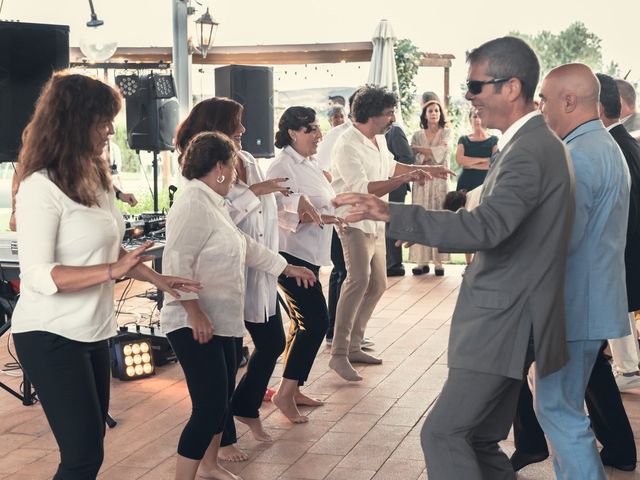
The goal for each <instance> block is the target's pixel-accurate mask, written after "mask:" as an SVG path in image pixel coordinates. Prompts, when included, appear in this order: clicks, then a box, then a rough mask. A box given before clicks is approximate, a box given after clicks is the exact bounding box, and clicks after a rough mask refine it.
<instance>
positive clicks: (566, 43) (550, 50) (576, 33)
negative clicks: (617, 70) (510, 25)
mask: <svg viewBox="0 0 640 480" xmlns="http://www.w3.org/2000/svg"><path fill="white" fill-rule="evenodd" d="M509 35H512V36H514V37H518V38H521V39H523V40H524V41H526V42H527V43H528V44H529V45H531V48H533V50H534V51H535V52H536V54H537V55H538V58H539V59H540V70H541V72H540V73H541V74H542V76H544V75H545V74H546V73H548V72H549V70H551V69H553V68H555V67H557V66H560V65H563V64H565V63H575V62H578V63H584V64H585V65H588V66H589V67H591V68H592V69H593V70H594V71H596V72H600V71H604V70H607V68H606V67H604V66H603V64H602V45H601V43H602V40H601V39H600V37H598V36H597V35H596V34H595V33H592V32H590V31H589V30H588V29H587V27H586V26H585V25H584V23H582V22H574V23H572V24H571V25H569V26H568V27H567V28H565V29H564V30H562V31H561V32H560V33H558V34H555V33H552V32H550V31H548V30H543V31H542V32H540V33H537V34H535V35H530V34H526V33H522V32H518V31H513V32H509ZM612 66H617V64H615V63H614V62H612V63H611V65H610V66H609V67H612Z"/></svg>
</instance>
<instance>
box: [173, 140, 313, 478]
mask: <svg viewBox="0 0 640 480" xmlns="http://www.w3.org/2000/svg"><path fill="white" fill-rule="evenodd" d="M236 161H237V155H236V147H235V145H234V144H233V142H232V141H231V139H230V138H229V137H228V136H226V135H224V134H221V133H218V132H203V133H200V134H198V135H196V136H195V137H194V138H193V139H192V140H191V142H190V143H189V146H188V147H187V150H186V152H185V153H184V156H183V158H182V175H183V176H184V177H185V178H186V179H187V180H188V182H187V183H186V185H185V186H184V187H183V189H182V193H181V195H180V197H179V198H178V199H177V200H176V202H175V203H174V204H173V207H172V208H171V210H170V211H169V215H168V216H167V244H166V246H165V250H164V255H163V257H162V258H163V268H164V269H165V271H167V272H173V273H182V272H184V273H186V274H188V275H192V276H193V277H194V278H196V279H198V280H200V281H201V282H202V286H203V288H202V290H201V291H200V292H199V293H191V294H187V295H184V296H183V297H182V298H180V299H176V298H172V297H171V295H168V296H167V300H168V301H167V303H166V305H165V307H164V308H163V310H162V313H161V322H162V327H163V330H164V331H165V332H167V338H168V339H169V341H170V342H171V345H172V347H173V349H174V351H175V353H176V355H177V357H178V360H179V361H180V365H181V367H182V369H183V371H184V374H185V379H186V381H187V386H188V388H189V395H190V396H191V401H192V405H193V408H192V413H191V418H190V419H189V421H188V422H187V424H186V425H185V428H184V430H183V432H182V435H181V437H180V442H179V444H178V459H177V467H176V477H175V478H176V479H179V480H185V479H189V480H191V479H193V478H195V476H196V473H197V471H198V468H199V467H201V471H200V475H201V476H203V477H205V478H215V479H220V480H229V479H237V478H239V477H237V476H236V475H234V474H232V473H231V472H229V471H227V470H226V469H224V468H222V467H221V466H220V464H219V463H218V449H219V446H220V440H221V437H222V430H223V428H224V424H225V418H226V416H227V414H228V412H229V398H228V394H227V392H228V385H230V384H232V381H233V379H232V378H231V377H233V376H234V375H235V371H236V362H237V358H236V354H235V338H237V337H241V336H242V335H243V333H244V323H243V310H244V299H245V268H246V267H251V268H255V269H258V270H261V271H264V272H269V273H270V274H271V275H279V274H283V275H284V276H287V277H291V278H293V279H294V281H295V282H298V283H300V284H301V285H304V286H307V285H308V284H312V283H313V281H314V276H313V273H312V272H310V271H308V270H307V269H305V268H301V267H297V266H292V265H287V261H286V260H285V259H284V258H282V257H281V256H280V255H278V254H276V253H273V252H271V251H270V250H269V249H268V248H267V247H265V246H263V245H260V244H259V243H257V242H255V241H254V240H252V239H251V237H249V236H248V235H246V234H244V233H242V232H241V231H240V230H238V228H237V227H236V226H235V224H234V223H233V221H232V220H231V217H230V216H229V212H228V211H227V209H226V206H225V198H224V197H225V196H226V195H228V193H229V190H230V188H231V185H232V184H233V183H234V182H235V179H236V174H235V162H236Z"/></svg>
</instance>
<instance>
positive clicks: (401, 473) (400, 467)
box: [373, 460, 424, 480]
mask: <svg viewBox="0 0 640 480" xmlns="http://www.w3.org/2000/svg"><path fill="white" fill-rule="evenodd" d="M423 469H424V462H422V461H420V462H417V461H414V460H388V461H387V462H385V464H384V465H383V466H382V468H380V470H378V473H376V475H375V476H374V477H373V480H414V479H417V478H418V477H419V476H420V475H421V474H422V470H423Z"/></svg>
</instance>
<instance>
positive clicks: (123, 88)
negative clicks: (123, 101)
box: [116, 75, 140, 98]
mask: <svg viewBox="0 0 640 480" xmlns="http://www.w3.org/2000/svg"><path fill="white" fill-rule="evenodd" d="M116 85H117V86H118V88H119V89H120V92H121V93H122V96H123V97H124V98H131V97H135V96H136V95H137V94H138V90H140V78H139V77H138V76H137V75H118V76H117V77H116Z"/></svg>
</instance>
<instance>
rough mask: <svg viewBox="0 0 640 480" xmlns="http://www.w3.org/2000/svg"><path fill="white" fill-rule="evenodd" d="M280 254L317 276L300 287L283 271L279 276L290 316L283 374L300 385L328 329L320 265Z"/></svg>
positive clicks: (283, 253) (305, 377)
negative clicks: (310, 284) (313, 280)
mask: <svg viewBox="0 0 640 480" xmlns="http://www.w3.org/2000/svg"><path fill="white" fill-rule="evenodd" d="M280 254H281V255H282V256H283V257H284V258H286V259H287V262H288V263H290V264H291V265H299V266H302V267H306V268H308V269H309V270H311V271H312V272H313V273H314V274H315V276H316V283H315V284H314V285H313V287H309V288H304V287H299V286H298V285H297V284H296V279H295V278H287V277H285V276H284V275H280V277H279V278H278V283H279V284H280V287H281V288H282V291H283V292H284V295H285V300H286V302H287V306H288V308H289V317H290V318H291V323H290V326H289V335H288V337H287V344H286V347H285V350H284V359H283V361H284V372H283V374H282V376H283V377H284V378H288V379H290V380H298V384H299V385H303V384H304V382H305V381H306V380H307V378H308V377H309V372H310V371H311V367H312V366H313V362H314V361H315V359H316V355H317V353H318V350H319V349H320V345H322V339H323V338H324V336H325V333H326V332H327V326H328V325H329V313H328V311H327V303H326V300H325V298H324V294H323V293H322V285H321V284H320V278H319V276H318V274H319V272H320V267H318V266H316V265H312V264H310V263H309V262H305V261H304V260H301V259H299V258H296V257H294V256H292V255H289V254H288V253H285V252H280Z"/></svg>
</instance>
